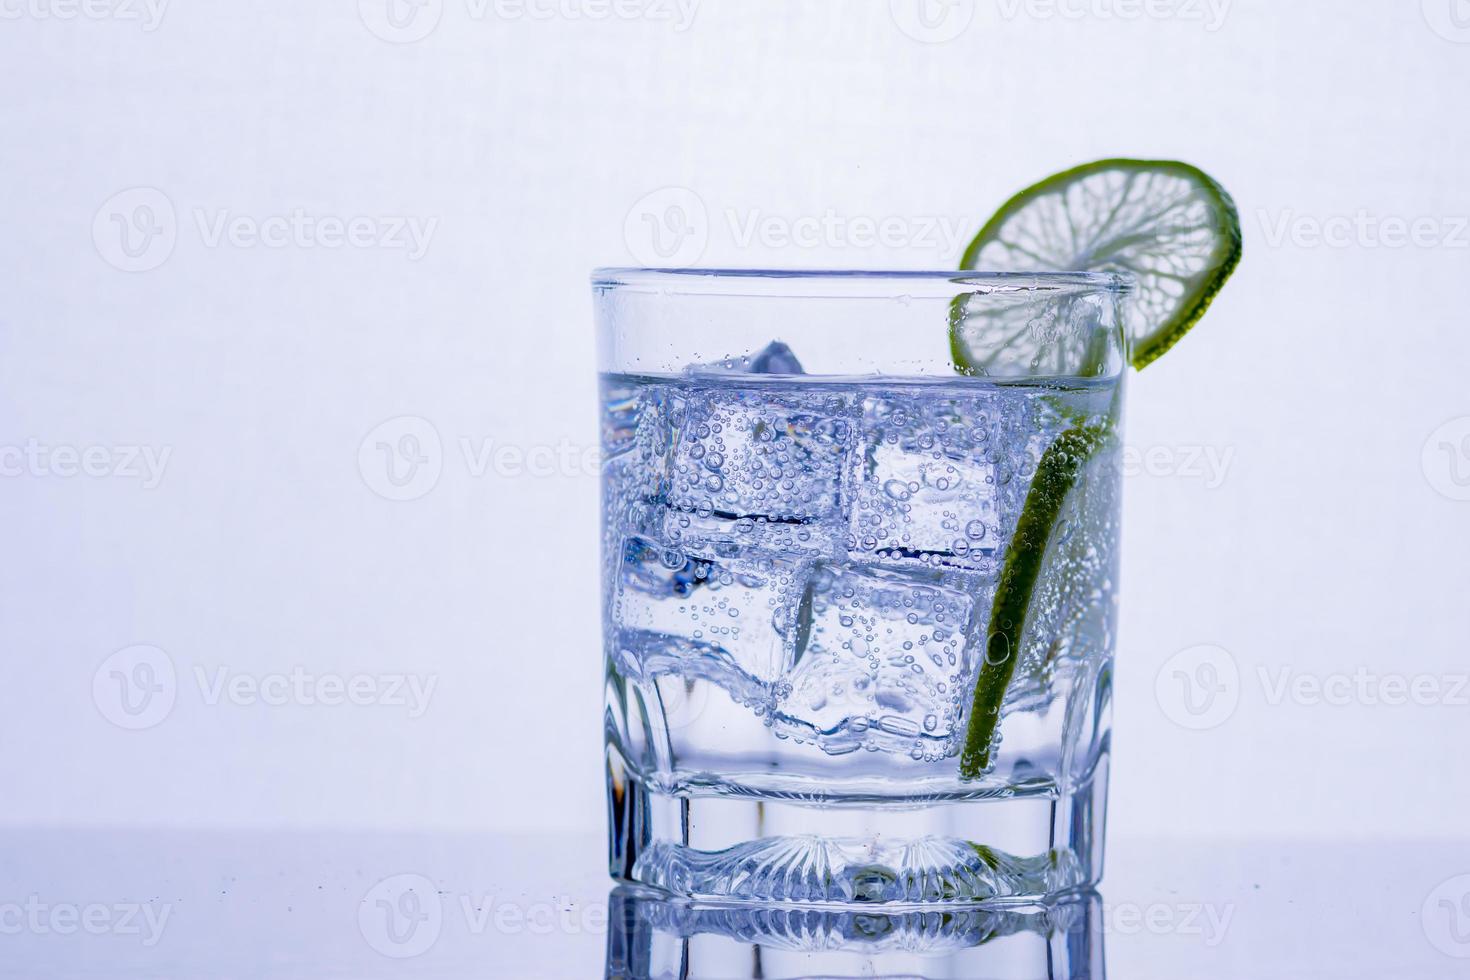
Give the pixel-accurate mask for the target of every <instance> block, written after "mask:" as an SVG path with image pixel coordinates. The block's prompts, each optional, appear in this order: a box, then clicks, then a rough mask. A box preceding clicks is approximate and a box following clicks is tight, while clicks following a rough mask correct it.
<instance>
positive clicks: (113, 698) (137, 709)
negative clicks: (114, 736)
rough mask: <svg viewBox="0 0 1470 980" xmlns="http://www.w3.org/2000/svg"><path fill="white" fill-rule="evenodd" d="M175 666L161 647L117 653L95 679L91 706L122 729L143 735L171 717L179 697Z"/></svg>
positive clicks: (140, 648)
mask: <svg viewBox="0 0 1470 980" xmlns="http://www.w3.org/2000/svg"><path fill="white" fill-rule="evenodd" d="M178 693H179V681H178V674H177V673H176V672H175V671H174V662H173V660H172V659H171V658H170V657H169V655H168V654H166V653H164V652H163V651H162V650H160V649H158V647H153V646H143V645H140V646H131V647H127V648H125V649H122V650H119V651H117V653H114V654H113V655H112V656H110V657H108V658H107V659H106V660H104V661H102V665H101V666H100V667H98V668H97V672H96V673H95V674H93V675H92V702H93V703H94V704H96V705H97V710H98V711H100V712H102V717H104V718H106V719H107V720H108V721H110V722H112V723H113V724H114V725H116V726H118V727H119V728H126V729H128V730H130V731H141V730H142V729H145V728H152V727H153V726H154V725H157V724H159V723H160V722H162V721H163V720H164V719H165V718H167V717H168V716H169V712H171V711H173V709H174V699H175V698H176V697H178Z"/></svg>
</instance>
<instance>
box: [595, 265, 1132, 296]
mask: <svg viewBox="0 0 1470 980" xmlns="http://www.w3.org/2000/svg"><path fill="white" fill-rule="evenodd" d="M591 282H592V286H593V288H595V289H616V290H620V291H621V290H629V291H633V292H651V293H665V294H671V295H694V296H700V295H704V296H720V295H729V296H774V297H784V298H787V299H795V298H801V297H808V298H821V297H841V298H852V299H857V298H864V297H868V298H875V299H895V298H915V299H927V298H933V299H945V300H952V299H954V297H955V295H956V293H957V291H958V292H960V293H963V292H971V293H978V294H989V293H1008V292H1048V291H1052V290H1056V291H1058V292H1075V291H1083V292H1105V293H1113V294H1115V295H1124V294H1127V293H1131V292H1132V291H1133V290H1134V288H1135V286H1136V280H1135V279H1134V277H1133V276H1131V275H1129V274H1127V273H1119V272H1081V271H1074V272H1067V271H1056V272H1051V271H1045V272H992V271H984V270H970V269H959V270H956V269H944V270H924V269H919V270H869V269H720V268H695V269H673V268H645V267H638V266H605V267H601V268H597V269H594V270H592V274H591Z"/></svg>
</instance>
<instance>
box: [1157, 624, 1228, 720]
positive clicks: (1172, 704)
mask: <svg viewBox="0 0 1470 980" xmlns="http://www.w3.org/2000/svg"><path fill="white" fill-rule="evenodd" d="M1154 696H1155V697H1156V698H1157V699H1158V702H1159V707H1160V708H1162V709H1163V712H1164V715H1165V716H1166V717H1167V718H1168V719H1169V720H1170V721H1172V722H1173V723H1174V724H1176V725H1178V726H1179V727H1181V728H1188V729H1190V730H1191V731H1205V730H1206V729H1210V728H1218V727H1219V726H1220V725H1223V724H1225V722H1227V721H1229V720H1230V716H1231V715H1233V714H1235V709H1236V707H1237V706H1238V705H1239V704H1240V668H1239V667H1237V666H1236V663H1235V658H1234V657H1232V656H1231V655H1230V651H1228V650H1226V649H1224V648H1223V647H1217V646H1209V645H1204V646H1195V647H1189V648H1188V649H1186V650H1180V651H1179V652H1178V653H1176V654H1174V656H1172V657H1170V658H1169V659H1168V660H1166V661H1165V662H1164V666H1163V667H1161V668H1160V669H1159V675H1158V677H1157V678H1155V679H1154Z"/></svg>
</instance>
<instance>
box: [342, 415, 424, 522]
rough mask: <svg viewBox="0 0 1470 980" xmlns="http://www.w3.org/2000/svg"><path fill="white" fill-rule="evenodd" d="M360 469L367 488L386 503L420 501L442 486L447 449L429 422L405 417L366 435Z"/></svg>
mask: <svg viewBox="0 0 1470 980" xmlns="http://www.w3.org/2000/svg"><path fill="white" fill-rule="evenodd" d="M357 468H358V471H359V472H361V473H362V480H363V482H364V483H366V484H367V485H368V489H370V490H372V491H373V493H375V494H377V495H378V496H380V497H382V498H384V499H385V500H398V501H404V500H417V499H419V498H420V497H422V496H424V495H425V494H427V493H428V492H429V491H430V490H433V489H434V488H435V487H436V486H438V485H439V476H440V474H442V473H443V472H444V446H443V443H441V442H440V441H439V430H438V429H436V428H434V425H433V423H432V422H430V421H429V420H428V419H421V418H419V417H418V416H416V415H403V416H400V417H399V418H396V419H389V420H388V421H386V422H384V423H383V424H382V425H380V426H378V427H377V428H376V429H374V430H373V431H371V432H369V433H368V434H367V437H366V438H364V439H363V440H362V445H361V446H359V447H358V449H357Z"/></svg>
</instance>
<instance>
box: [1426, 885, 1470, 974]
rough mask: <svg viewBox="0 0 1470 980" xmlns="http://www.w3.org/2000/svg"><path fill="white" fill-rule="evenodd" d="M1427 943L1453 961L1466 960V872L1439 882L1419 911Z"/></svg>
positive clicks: (1469, 889)
mask: <svg viewBox="0 0 1470 980" xmlns="http://www.w3.org/2000/svg"><path fill="white" fill-rule="evenodd" d="M1419 922H1420V924H1421V925H1422V926H1423V927H1424V936H1425V938H1426V939H1428V940H1429V943H1430V945H1431V946H1433V947H1434V948H1435V949H1437V950H1439V951H1440V952H1441V953H1443V954H1445V955H1446V956H1451V957H1454V958H1455V959H1457V960H1464V959H1470V875H1458V876H1456V877H1454V878H1451V879H1449V880H1448V881H1444V882H1441V883H1440V885H1439V887H1437V888H1435V889H1434V891H1432V892H1430V893H1429V897H1428V898H1426V899H1425V900H1424V907H1423V908H1422V909H1420V910H1419Z"/></svg>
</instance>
